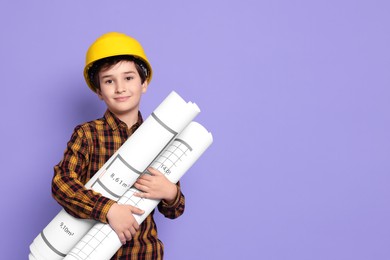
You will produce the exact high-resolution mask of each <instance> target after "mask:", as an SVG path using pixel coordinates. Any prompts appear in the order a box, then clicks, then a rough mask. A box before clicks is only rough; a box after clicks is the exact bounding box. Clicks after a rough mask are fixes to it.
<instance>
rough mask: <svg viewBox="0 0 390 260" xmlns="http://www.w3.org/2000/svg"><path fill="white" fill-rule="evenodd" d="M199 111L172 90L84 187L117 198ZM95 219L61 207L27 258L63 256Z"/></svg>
mask: <svg viewBox="0 0 390 260" xmlns="http://www.w3.org/2000/svg"><path fill="white" fill-rule="evenodd" d="M199 112H200V109H199V107H198V106H197V105H196V104H195V103H192V102H185V101H184V100H183V99H182V98H181V97H180V96H179V95H178V94H177V93H176V92H174V91H172V92H171V93H170V94H169V95H168V96H167V97H166V98H165V99H164V101H163V102H162V103H161V104H160V105H159V106H158V107H157V108H156V109H155V110H154V111H153V113H152V114H151V115H150V116H149V117H148V118H147V119H146V120H145V121H144V122H143V124H142V125H141V126H140V127H139V128H138V129H137V131H135V132H134V133H133V134H132V135H131V136H130V138H129V139H128V140H126V142H125V143H124V144H123V145H122V146H121V147H120V148H119V149H118V150H117V151H116V152H115V153H114V154H113V155H112V156H111V157H110V158H109V160H108V161H107V162H106V163H105V164H104V165H103V167H102V168H100V169H99V171H98V172H97V173H96V174H95V175H94V176H93V177H92V178H91V179H90V180H89V181H88V182H87V183H86V184H85V187H86V188H88V189H92V190H94V191H96V192H99V193H101V194H102V195H103V196H105V197H108V198H110V199H113V200H116V201H117V200H118V199H119V198H120V197H121V196H122V195H123V194H124V193H125V192H126V191H127V190H128V189H129V188H130V187H131V186H132V185H133V184H134V182H135V181H136V180H137V178H138V177H139V176H140V175H141V174H142V173H143V172H144V171H145V169H146V168H147V167H148V166H149V165H150V164H151V162H152V161H153V160H154V159H155V158H156V157H157V155H158V154H159V153H160V152H161V151H162V150H163V149H164V148H165V147H166V146H167V145H168V144H169V143H170V142H171V141H172V140H173V139H174V138H175V136H177V135H178V134H179V133H180V132H181V131H182V130H183V129H184V128H185V127H186V126H187V125H188V124H189V123H190V122H191V121H192V120H193V119H194V118H195V116H197V115H198V114H199ZM95 223H96V221H95V220H91V219H80V218H75V217H73V216H71V215H70V214H68V213H67V212H66V211H65V210H64V209H62V210H61V211H60V212H59V213H58V214H57V216H55V217H54V219H53V220H52V221H51V222H50V223H49V224H48V225H47V226H46V227H45V228H44V229H43V231H42V232H41V233H40V234H39V235H38V236H37V237H36V238H35V239H34V241H33V242H32V244H31V245H30V254H29V259H30V260H33V259H36V260H44V259H48V260H60V259H63V258H64V257H65V256H66V255H67V254H68V252H69V251H70V250H71V249H72V248H73V247H74V246H75V245H76V243H77V242H78V241H79V240H80V239H81V238H82V237H83V236H84V235H85V234H86V233H87V232H88V230H90V229H91V228H92V226H93V225H94V224H95Z"/></svg>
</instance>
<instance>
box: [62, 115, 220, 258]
mask: <svg viewBox="0 0 390 260" xmlns="http://www.w3.org/2000/svg"><path fill="white" fill-rule="evenodd" d="M212 141H213V138H212V135H211V133H209V132H207V130H206V129H205V128H204V127H203V126H202V125H200V124H199V123H196V122H191V123H190V124H189V125H188V126H187V127H186V128H185V129H184V131H183V132H182V133H181V134H180V135H179V136H177V137H176V138H175V139H174V140H173V142H172V143H170V145H169V146H167V148H166V149H164V150H163V151H162V152H161V153H160V155H159V156H158V157H157V158H156V160H154V161H153V163H152V164H151V166H152V167H153V168H155V169H157V170H159V171H160V172H162V173H163V174H164V175H165V176H166V177H167V178H168V179H169V180H170V181H171V182H173V183H177V182H178V181H179V179H180V178H181V177H182V176H183V175H184V173H185V172H186V171H187V170H188V169H189V168H190V167H191V166H192V165H193V164H194V163H195V162H196V161H197V160H198V158H199V157H200V156H201V155H202V154H203V153H204V151H205V150H206V149H207V148H208V147H209V146H210V145H211V143H212ZM135 192H138V190H137V189H136V188H134V187H132V188H131V189H129V190H128V191H127V192H126V193H125V194H124V195H123V196H122V197H121V198H120V199H119V201H118V203H120V204H127V205H131V206H135V207H138V208H140V209H142V210H144V211H145V213H144V214H142V215H141V216H139V215H134V217H135V219H136V221H137V222H138V224H141V223H142V222H143V221H144V220H145V218H146V217H147V216H148V215H149V214H150V213H151V212H152V211H153V209H154V208H155V207H156V206H157V205H158V203H159V202H160V200H151V199H143V198H139V197H136V196H134V193H135ZM120 247H121V242H120V240H119V238H118V236H117V234H116V233H115V232H114V231H113V230H112V228H111V227H110V225H108V224H102V223H97V224H95V225H94V226H93V227H92V229H91V230H90V231H89V232H88V233H87V234H86V235H85V236H84V237H83V238H82V239H81V240H80V241H79V243H77V244H76V246H75V247H74V248H73V249H72V250H71V251H70V252H69V254H68V255H67V256H66V257H65V260H108V259H110V258H111V257H112V256H113V255H114V254H115V252H116V251H118V249H119V248H120Z"/></svg>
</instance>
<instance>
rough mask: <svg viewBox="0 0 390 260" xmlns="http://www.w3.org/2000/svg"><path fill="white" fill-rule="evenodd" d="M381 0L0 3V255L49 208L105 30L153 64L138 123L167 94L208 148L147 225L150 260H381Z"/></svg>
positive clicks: (387, 59)
mask: <svg viewBox="0 0 390 260" xmlns="http://www.w3.org/2000/svg"><path fill="white" fill-rule="evenodd" d="M389 8H390V3H389V1H386V0H383V1H379V0H378V1H376V0H370V1H369V0H367V1H363V0H362V1H359V0H358V1H356V0H354V1H352V0H349V1H348V0H320V1H309V0H300V1H291V0H272V1H255V0H253V1H249V0H248V1H246V0H240V1H235V0H233V1H223V0H215V1H206V0H200V1H199V0H198V1H192V2H189V1H178V0H176V1H173V0H172V1H170V0H167V1H122V0H119V1H112V2H108V1H96V0H94V1H92V0H83V1H43V0H39V1H17V0H16V1H15V0H13V1H7V0H5V1H2V2H1V3H0V10H1V16H0V22H1V23H0V24H1V26H0V33H1V34H0V35H1V43H0V46H1V48H0V58H1V62H2V65H1V75H2V76H1V78H2V80H1V90H2V101H1V103H0V104H1V105H0V106H1V111H2V113H3V117H2V123H1V128H0V129H1V130H0V131H1V135H0V136H1V137H2V140H3V141H2V151H1V157H0V160H1V166H2V172H1V182H0V195H1V198H2V200H3V205H2V207H1V208H2V210H1V214H0V220H1V221H0V223H1V236H2V238H1V241H2V242H1V243H0V254H1V257H0V258H1V259H26V258H27V255H28V252H29V249H28V246H29V245H30V243H31V242H32V240H33V239H34V238H35V237H36V236H37V235H38V234H39V232H40V231H41V230H42V229H43V228H44V227H45V226H46V225H47V224H48V223H49V221H51V219H52V218H53V217H54V216H55V215H56V214H57V213H58V211H59V210H60V207H59V206H58V204H56V202H55V201H54V200H53V199H52V198H51V192H50V183H51V176H52V172H53V166H54V165H55V164H56V163H57V162H58V161H59V160H60V159H61V157H62V153H63V151H64V149H65V144H66V142H67V141H68V139H69V137H70V135H71V133H72V130H73V128H74V127H75V126H76V125H77V124H79V123H82V122H84V121H87V120H92V119H95V118H97V117H100V116H101V115H102V114H103V112H104V104H102V103H101V101H99V100H98V99H97V98H96V97H95V96H94V95H93V94H92V92H91V91H89V89H88V88H87V87H86V84H85V83H84V80H83V77H82V70H83V65H84V55H85V52H86V49H87V48H88V46H89V44H91V43H92V41H93V40H95V38H96V37H98V36H99V35H101V34H103V33H106V32H108V31H120V32H124V33H127V34H130V35H132V36H134V37H136V38H137V39H139V40H140V41H141V42H142V44H143V45H144V47H145V49H146V52H147V55H148V57H149V59H150V61H151V63H152V65H153V68H154V73H155V74H154V78H153V80H152V83H151V85H150V88H149V90H148V93H147V94H146V95H145V96H144V99H143V106H142V111H143V114H144V115H145V116H147V115H149V113H150V112H151V111H152V110H153V109H154V108H155V107H156V106H157V105H158V104H159V103H160V102H161V101H162V100H163V98H165V96H166V95H168V93H169V92H170V91H172V90H176V91H177V92H178V93H179V94H180V95H182V96H183V97H184V98H185V99H187V100H191V101H194V102H196V103H197V104H198V105H199V106H200V108H201V109H202V113H201V114H200V115H199V116H198V117H197V119H196V121H198V122H200V123H202V124H203V125H205V126H206V127H207V128H208V129H209V130H210V131H211V132H212V133H213V135H214V139H215V140H214V144H213V146H212V147H211V148H210V149H209V150H208V151H207V152H206V153H205V154H204V156H203V157H202V158H201V159H200V160H199V161H198V162H197V164H196V165H194V167H193V168H192V169H191V170H190V171H189V172H188V173H187V175H185V176H184V178H183V179H182V185H183V190H184V192H185V195H186V198H187V206H186V212H185V214H184V215H183V216H182V217H181V218H179V219H177V220H174V221H171V220H168V219H164V218H162V217H161V216H160V215H158V217H157V221H158V226H159V234H160V237H161V239H162V240H163V241H164V243H165V247H166V250H165V251H166V259H169V260H174V259H186V260H188V259H189V260H191V259H266V260H286V259H288V260H313V259H316V260H329V259H332V260H345V259H354V260H363V259H364V260H366V259H375V260H382V259H383V260H388V259H390V247H389V243H390V224H389V223H390V222H389V219H390V204H389V196H390V189H389V181H390V177H389V169H388V168H389V167H388V166H389V155H390V138H389V133H390V120H389V116H388V115H389V110H390V102H389V98H390V88H389V85H390V73H389V71H390V50H389V46H390V27H389V24H390V16H389Z"/></svg>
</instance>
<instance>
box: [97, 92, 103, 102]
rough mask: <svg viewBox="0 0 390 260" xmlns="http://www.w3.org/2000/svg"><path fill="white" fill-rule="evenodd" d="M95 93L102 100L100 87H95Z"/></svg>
mask: <svg viewBox="0 0 390 260" xmlns="http://www.w3.org/2000/svg"><path fill="white" fill-rule="evenodd" d="M96 94H97V96H98V97H99V99H100V100H103V97H102V92H101V91H100V89H96Z"/></svg>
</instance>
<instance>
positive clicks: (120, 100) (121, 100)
mask: <svg viewBox="0 0 390 260" xmlns="http://www.w3.org/2000/svg"><path fill="white" fill-rule="evenodd" d="M129 98H130V97H129V96H126V97H116V98H114V99H115V100H116V101H118V102H123V101H126V100H128V99H129Z"/></svg>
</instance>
